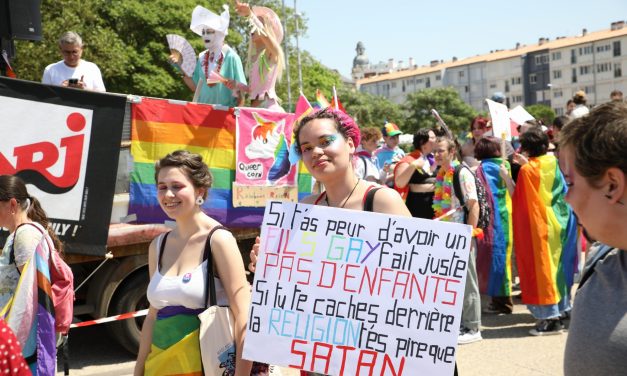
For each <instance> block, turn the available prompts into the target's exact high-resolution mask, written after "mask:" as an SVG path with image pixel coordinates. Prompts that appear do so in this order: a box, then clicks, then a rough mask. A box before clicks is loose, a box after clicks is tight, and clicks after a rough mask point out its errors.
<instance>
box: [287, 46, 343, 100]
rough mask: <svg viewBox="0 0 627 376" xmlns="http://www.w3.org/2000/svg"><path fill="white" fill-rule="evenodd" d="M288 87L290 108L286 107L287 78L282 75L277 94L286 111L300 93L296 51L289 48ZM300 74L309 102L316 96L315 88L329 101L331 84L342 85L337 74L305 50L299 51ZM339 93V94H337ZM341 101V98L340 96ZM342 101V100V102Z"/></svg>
mask: <svg viewBox="0 0 627 376" xmlns="http://www.w3.org/2000/svg"><path fill="white" fill-rule="evenodd" d="M289 51H290V54H289V61H290V88H291V90H292V108H288V103H287V102H288V98H287V79H286V77H285V76H284V77H283V79H282V80H281V82H279V83H278V84H277V86H276V90H277V94H278V95H279V98H281V99H282V101H283V102H282V105H283V108H285V110H286V111H292V110H293V109H294V106H295V104H296V101H297V100H298V96H299V95H300V93H299V90H298V64H297V57H296V51H295V50H294V49H290V50H289ZM300 61H301V72H302V73H301V74H302V78H303V94H305V97H306V98H307V99H308V100H309V101H310V102H311V101H313V100H315V98H316V89H320V91H322V93H323V94H324V95H325V96H326V97H327V99H328V100H329V101H331V95H332V93H333V86H335V87H336V88H339V87H340V86H341V85H342V81H341V80H340V76H339V74H337V73H336V72H334V71H332V70H330V69H329V68H327V67H325V66H324V65H322V64H320V62H319V61H317V60H316V59H314V58H313V56H311V55H310V54H309V53H308V52H307V51H301V53H300ZM338 95H339V94H338ZM340 102H342V98H340ZM343 103H344V102H342V104H343Z"/></svg>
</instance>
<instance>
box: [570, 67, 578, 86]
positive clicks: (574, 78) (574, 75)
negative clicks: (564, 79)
mask: <svg viewBox="0 0 627 376" xmlns="http://www.w3.org/2000/svg"><path fill="white" fill-rule="evenodd" d="M571 77H572V80H571V81H572V83H575V82H577V68H573V75H572V76H571Z"/></svg>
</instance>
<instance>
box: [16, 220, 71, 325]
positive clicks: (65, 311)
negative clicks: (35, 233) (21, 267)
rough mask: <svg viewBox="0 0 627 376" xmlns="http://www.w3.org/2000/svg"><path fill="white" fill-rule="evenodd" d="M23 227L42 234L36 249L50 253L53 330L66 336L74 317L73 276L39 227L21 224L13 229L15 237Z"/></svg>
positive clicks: (45, 233) (48, 237)
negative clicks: (45, 249) (32, 228)
mask: <svg viewBox="0 0 627 376" xmlns="http://www.w3.org/2000/svg"><path fill="white" fill-rule="evenodd" d="M23 225H31V226H33V227H35V228H36V229H37V230H39V232H41V233H42V234H43V237H42V238H41V242H40V243H39V244H38V245H37V247H39V246H40V245H41V246H43V247H45V248H47V249H48V250H49V252H50V259H49V262H50V283H51V284H52V286H51V287H52V288H51V290H52V303H53V305H54V329H55V332H57V333H61V334H67V333H68V331H69V330H70V324H72V319H73V317H74V274H72V269H70V267H69V265H68V264H66V263H65V261H63V259H62V258H61V255H59V252H57V250H56V249H55V248H54V243H53V242H52V239H51V238H50V235H48V232H47V231H45V230H43V229H42V228H40V226H38V225H36V224H34V223H22V224H21V225H19V226H18V227H17V228H16V229H15V234H16V236H17V229H18V228H20V227H21V226H23ZM13 243H15V239H13ZM13 243H11V250H10V254H9V258H10V261H11V263H15V254H14V252H13Z"/></svg>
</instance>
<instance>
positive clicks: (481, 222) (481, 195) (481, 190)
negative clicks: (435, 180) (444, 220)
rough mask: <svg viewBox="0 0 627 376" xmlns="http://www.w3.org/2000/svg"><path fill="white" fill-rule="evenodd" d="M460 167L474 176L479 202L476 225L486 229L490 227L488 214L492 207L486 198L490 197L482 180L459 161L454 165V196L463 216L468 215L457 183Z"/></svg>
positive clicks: (489, 214) (490, 213)
mask: <svg viewBox="0 0 627 376" xmlns="http://www.w3.org/2000/svg"><path fill="white" fill-rule="evenodd" d="M462 168H466V169H468V171H470V173H471V174H472V176H473V177H474V178H475V185H476V187H477V203H478V204H479V219H478V221H477V227H478V228H480V229H483V230H486V229H487V228H488V227H490V216H491V215H492V209H491V206H490V203H489V201H488V200H491V199H492V197H488V193H487V192H486V189H485V187H484V186H483V182H482V181H481V179H479V178H478V177H477V175H475V173H474V172H472V170H471V169H469V168H468V166H466V165H464V164H463V163H460V164H459V165H457V166H456V167H455V172H454V174H453V189H454V190H455V196H456V197H457V199H458V200H459V202H460V203H461V205H462V206H463V207H464V218H467V217H468V208H466V202H465V200H464V197H463V196H462V189H461V185H460V183H459V173H460V172H461V170H462Z"/></svg>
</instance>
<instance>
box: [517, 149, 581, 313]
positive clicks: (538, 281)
mask: <svg viewBox="0 0 627 376" xmlns="http://www.w3.org/2000/svg"><path fill="white" fill-rule="evenodd" d="M565 194H566V184H565V182H564V177H563V176H562V173H561V171H560V170H559V166H558V164H557V159H556V158H555V157H554V156H552V155H543V156H540V157H537V158H530V159H529V163H527V164H526V165H524V166H523V167H522V168H521V169H520V173H519V174H518V181H517V182H516V190H515V192H514V196H513V198H512V202H513V209H514V210H513V216H512V217H513V221H514V247H515V249H516V261H517V265H518V273H519V275H520V289H521V291H522V296H523V302H524V303H525V304H534V305H547V304H557V303H558V302H559V301H560V300H561V299H562V298H563V297H564V296H566V294H567V293H568V292H569V291H570V288H571V286H572V285H573V277H574V273H575V270H576V269H575V265H577V251H576V249H577V246H576V244H577V228H576V221H575V217H574V215H573V211H572V209H571V208H570V206H569V205H568V204H567V203H566V201H564V196H565Z"/></svg>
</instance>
